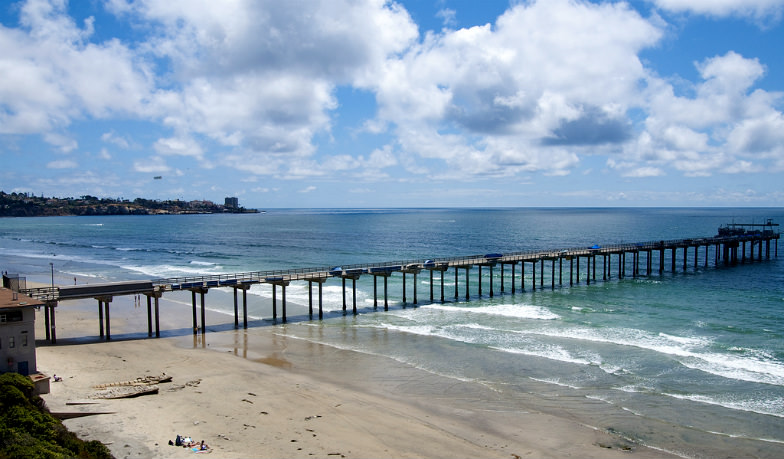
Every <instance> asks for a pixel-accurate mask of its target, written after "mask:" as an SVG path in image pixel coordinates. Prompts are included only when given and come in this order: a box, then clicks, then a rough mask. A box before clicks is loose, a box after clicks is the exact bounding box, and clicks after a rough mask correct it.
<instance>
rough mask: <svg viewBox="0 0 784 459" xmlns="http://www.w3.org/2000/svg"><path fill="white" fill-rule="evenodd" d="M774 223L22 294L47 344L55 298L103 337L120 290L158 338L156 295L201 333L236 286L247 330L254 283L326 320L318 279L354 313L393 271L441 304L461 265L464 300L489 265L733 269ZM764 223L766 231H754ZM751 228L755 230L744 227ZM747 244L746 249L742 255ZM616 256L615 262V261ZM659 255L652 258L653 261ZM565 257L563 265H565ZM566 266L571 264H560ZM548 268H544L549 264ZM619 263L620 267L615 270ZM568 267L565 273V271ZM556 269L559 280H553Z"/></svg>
mask: <svg viewBox="0 0 784 459" xmlns="http://www.w3.org/2000/svg"><path fill="white" fill-rule="evenodd" d="M774 226H775V227H778V224H774V223H772V222H770V221H768V223H766V224H764V225H763V224H757V225H754V224H750V225H741V224H732V225H727V226H726V227H723V228H720V229H719V234H718V235H717V236H712V237H699V238H688V239H676V240H660V241H648V242H637V243H625V244H612V245H606V246H601V245H593V246H591V247H576V248H563V249H556V250H542V251H529V252H513V253H488V254H484V255H469V256H459V257H448V258H433V259H420V260H400V261H390V262H380V263H365V264H352V265H342V266H332V267H320V268H297V269H286V270H273V271H251V272H242V273H232V274H218V275H205V276H188V277H174V278H165V279H153V280H149V281H129V282H114V283H106V284H93V285H85V286H67V287H66V286H63V287H43V288H31V289H23V290H22V291H23V293H25V294H27V295H30V296H32V297H34V298H37V299H39V300H43V301H45V304H46V306H45V307H44V311H45V321H46V339H47V340H49V341H51V342H52V343H55V342H56V339H57V338H56V334H55V309H56V307H57V305H58V303H59V302H61V301H67V300H75V299H85V298H94V299H96V300H98V304H99V323H100V327H99V331H100V337H101V338H104V337H105V338H106V339H107V340H108V339H111V326H110V315H109V313H110V309H109V304H110V303H111V301H112V298H113V297H114V296H121V295H145V297H146V298H147V325H148V336H152V335H153V324H154V327H155V336H156V337H159V336H160V327H159V320H158V313H159V304H158V300H159V298H161V296H162V295H163V294H164V293H167V292H175V291H190V292H191V299H192V306H193V332H194V334H196V333H198V331H199V330H201V332H202V333H204V332H205V331H206V327H205V304H204V295H205V294H206V293H207V292H208V291H209V289H211V288H231V289H233V290H234V325H235V327H239V308H238V291H240V290H241V291H242V311H243V313H242V316H243V326H244V327H245V328H247V323H248V319H247V290H248V289H249V288H250V287H251V286H252V285H255V284H270V285H272V288H273V300H272V318H273V320H277V318H278V317H277V315H278V310H277V287H281V291H282V292H281V293H282V311H281V312H282V317H281V320H282V321H283V322H285V321H286V287H287V286H288V285H289V284H290V283H291V282H308V292H309V315H310V318H311V319H312V318H313V284H314V283H315V284H317V286H318V318H319V319H322V318H323V311H322V284H324V283H325V282H328V281H330V280H334V279H340V280H341V282H342V287H343V311H344V313H345V312H346V310H347V303H346V283H347V281H351V283H352V293H353V294H352V299H353V301H352V311H353V313H354V314H356V313H357V306H356V281H357V280H358V279H359V278H360V277H362V276H372V277H373V296H374V307H377V306H378V289H377V280H378V278H379V277H380V278H382V279H383V300H384V309H385V310H386V309H388V307H389V302H388V297H387V280H388V278H389V277H390V276H392V275H401V276H402V278H403V279H402V280H403V295H402V297H403V303H404V304H406V303H408V301H407V296H406V294H407V288H406V276H407V275H409V276H413V277H414V282H413V304H417V303H418V296H417V276H418V275H419V274H420V273H421V272H422V271H426V272H427V273H428V275H429V276H430V302H431V303H432V302H434V300H435V296H434V273H439V275H440V301H441V302H444V301H446V300H445V296H444V295H445V291H444V273H445V272H447V271H449V270H450V269H451V270H453V271H454V299H455V300H458V298H459V297H460V296H461V295H460V294H459V287H460V276H459V274H460V270H464V274H465V282H464V283H463V285H462V287H463V288H464V289H465V292H464V296H465V299H466V300H470V299H471V292H470V291H469V285H470V272H471V271H472V270H473V268H475V267H476V268H478V270H479V274H478V276H479V277H478V279H479V282H478V291H477V295H479V296H482V295H483V290H482V289H483V282H482V279H483V276H482V269H483V268H486V269H489V270H490V276H489V279H490V280H489V286H488V287H489V293H488V294H489V296H493V295H494V294H496V289H495V287H494V285H493V279H494V277H495V276H494V273H493V271H494V269H496V268H500V270H501V273H500V276H498V277H500V290H499V292H500V293H505V292H506V285H505V281H506V279H507V276H506V275H505V272H504V271H505V270H506V269H511V285H510V287H511V293H513V294H514V293H515V292H516V291H517V287H518V285H517V279H519V282H520V284H519V288H520V290H522V291H525V290H526V276H525V269H526V264H529V263H530V268H531V273H532V274H531V276H530V277H529V279H530V288H531V289H532V290H536V288H537V267H538V271H539V278H538V287H539V288H540V289H542V288H545V285H546V282H545V277H544V275H545V271H548V273H549V279H548V280H549V287H550V288H551V289H555V288H556V286H558V287H560V286H563V284H564V276H565V275H567V274H568V284H569V285H570V286H571V285H574V284H575V283H580V282H581V280H584V281H585V282H586V283H587V284H590V283H591V282H597V274H596V270H597V265H600V266H601V277H600V278H601V280H603V281H606V280H608V279H612V278H613V277H615V278H617V279H623V278H625V277H627V270H629V271H631V276H632V277H638V276H643V275H645V276H650V275H652V274H653V273H654V271H656V272H658V273H659V274H661V273H663V272H664V271H665V270H666V269H665V268H667V267H666V266H665V260H666V258H667V257H666V254H667V253H668V252H669V253H670V257H669V259H670V266H669V271H671V272H673V273H675V272H677V269H678V266H677V263H676V261H677V260H678V259H679V257H678V256H677V255H678V253H679V252H680V253H682V256H681V257H680V261H681V262H682V270H683V271H686V270H687V269H688V266H689V261H690V258H689V256H690V252H693V266H694V268H695V269H697V268H698V267H699V265H700V250H701V249H703V248H704V250H703V263H702V264H703V266H704V267H708V266H709V252H711V250H712V252H713V257H712V258H713V266H715V267H718V266H721V265H724V266H730V265H737V264H744V263H750V262H754V261H755V257H756V260H757V261H761V260H762V259H763V254H764V258H765V259H769V258H770V257H771V255H772V256H773V257H778V240H779V237H780V233H779V232H778V231H774V230H773V227H774ZM758 227H762V228H763V229H762V230H760V229H757V228H758ZM748 228H752V229H751V230H749V229H748ZM771 242H773V248H772V250H773V252H772V253H771ZM747 247H748V252H747ZM627 254H628V255H630V256H631V263H629V262H627V260H626V256H627ZM642 256H644V257H645V268H644V271H643V270H641V269H640V266H639V264H640V259H641V257H642ZM613 257H615V259H616V262H615V263H613ZM654 259H656V263H654ZM581 261H584V262H585V270H584V273H583V274H582V277H581V272H580V262H581ZM565 262H566V263H565ZM518 264H519V265H520V274H519V276H518V277H516V273H515V271H516V267H517V265H518ZM565 264H568V269H567V268H566V267H565V266H564V265H565ZM547 265H549V270H548V269H547V268H548V266H547ZM615 266H617V271H615ZM565 270H566V271H565ZM556 274H557V279H556ZM197 294H198V295H199V296H200V300H201V301H200V304H201V317H200V318H201V321H200V323H199V321H198V320H197V306H196V296H197ZM153 302H154V322H153Z"/></svg>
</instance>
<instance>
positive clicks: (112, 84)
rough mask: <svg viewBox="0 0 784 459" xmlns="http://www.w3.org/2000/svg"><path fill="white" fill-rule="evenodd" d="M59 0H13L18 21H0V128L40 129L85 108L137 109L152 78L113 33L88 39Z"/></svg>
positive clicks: (96, 113) (103, 113)
mask: <svg viewBox="0 0 784 459" xmlns="http://www.w3.org/2000/svg"><path fill="white" fill-rule="evenodd" d="M92 24H93V20H92V19H88V20H86V21H85V23H84V24H83V25H82V26H81V27H80V26H79V25H78V24H76V23H75V22H74V21H73V20H72V19H71V18H70V17H69V16H68V15H67V11H66V3H65V2H61V1H53V2H49V1H45V0H30V1H28V2H24V3H22V4H21V6H20V27H19V28H15V29H9V28H6V27H2V26H0V49H3V53H2V55H0V69H2V71H3V83H2V84H0V133H4V134H12V133H13V134H31V133H47V132H51V131H53V130H56V129H61V128H64V127H67V126H68V125H70V124H71V122H72V121H73V120H74V119H80V118H83V117H86V116H90V117H95V118H106V117H109V116H111V115H113V114H118V113H124V114H128V113H131V114H135V113H140V112H141V111H143V110H142V106H143V105H144V100H145V98H146V97H148V96H149V93H150V90H151V88H152V81H151V78H150V75H149V73H148V71H147V68H146V66H145V65H144V64H143V63H142V62H141V61H139V60H137V59H135V58H134V56H133V53H132V52H131V51H130V50H129V49H128V48H127V47H126V46H125V45H123V44H122V43H120V42H119V41H118V40H109V41H107V42H104V43H101V44H94V43H91V42H89V41H88V40H89V39H90V37H91V35H92V33H93V25H92Z"/></svg>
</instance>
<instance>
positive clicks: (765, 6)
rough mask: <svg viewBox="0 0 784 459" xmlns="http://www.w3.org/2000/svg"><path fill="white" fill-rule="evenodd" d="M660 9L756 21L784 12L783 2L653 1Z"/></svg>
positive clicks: (754, 0) (757, 0)
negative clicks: (750, 18) (753, 19)
mask: <svg viewBox="0 0 784 459" xmlns="http://www.w3.org/2000/svg"><path fill="white" fill-rule="evenodd" d="M652 1H653V3H654V4H656V6H658V7H659V8H662V9H665V10H669V11H674V12H679V13H681V12H690V13H696V14H707V15H711V16H730V15H739V16H747V17H752V18H756V19H762V18H764V17H766V16H773V17H774V18H775V19H778V18H779V17H780V16H781V12H782V10H784V1H783V0H652Z"/></svg>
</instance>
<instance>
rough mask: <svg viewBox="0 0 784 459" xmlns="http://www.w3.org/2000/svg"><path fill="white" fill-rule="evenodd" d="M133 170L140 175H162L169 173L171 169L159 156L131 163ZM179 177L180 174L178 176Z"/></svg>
mask: <svg viewBox="0 0 784 459" xmlns="http://www.w3.org/2000/svg"><path fill="white" fill-rule="evenodd" d="M133 170H134V171H135V172H142V173H162V172H169V171H171V170H172V169H171V167H169V166H168V165H167V164H166V161H165V160H164V159H163V158H161V157H160V156H153V157H150V158H147V159H139V160H137V161H134V162H133ZM180 175H181V174H180Z"/></svg>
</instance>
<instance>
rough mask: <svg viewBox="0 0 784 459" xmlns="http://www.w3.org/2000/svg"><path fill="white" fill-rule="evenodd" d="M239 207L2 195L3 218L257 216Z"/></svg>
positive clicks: (233, 200) (231, 204) (234, 201)
mask: <svg viewBox="0 0 784 459" xmlns="http://www.w3.org/2000/svg"><path fill="white" fill-rule="evenodd" d="M256 212H258V211H257V210H255V209H246V208H244V207H241V206H239V205H238V204H237V198H226V204H224V205H221V204H216V203H214V202H212V201H180V200H179V199H178V200H166V201H157V200H152V199H143V198H136V199H134V200H133V201H129V200H127V199H122V198H120V199H112V198H97V197H95V196H89V195H87V196H80V197H79V198H71V197H69V198H56V197H44V196H33V195H31V194H29V193H10V194H9V193H5V192H3V191H0V217H42V216H60V215H159V214H162V215H169V214H224V213H256Z"/></svg>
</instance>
